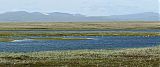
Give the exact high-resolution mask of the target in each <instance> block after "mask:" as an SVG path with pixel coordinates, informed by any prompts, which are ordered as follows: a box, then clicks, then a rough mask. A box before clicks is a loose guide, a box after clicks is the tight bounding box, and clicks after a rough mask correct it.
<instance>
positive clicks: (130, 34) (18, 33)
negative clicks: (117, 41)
mask: <svg viewBox="0 0 160 67" xmlns="http://www.w3.org/2000/svg"><path fill="white" fill-rule="evenodd" d="M0 36H160V33H158V32H157V33H154V32H146V33H145V32H105V33H103V32H97V33H40V32H39V33H36V32H35V33H27V32H25V33H20V32H17V33H16V32H12V33H10V32H1V33H0Z"/></svg>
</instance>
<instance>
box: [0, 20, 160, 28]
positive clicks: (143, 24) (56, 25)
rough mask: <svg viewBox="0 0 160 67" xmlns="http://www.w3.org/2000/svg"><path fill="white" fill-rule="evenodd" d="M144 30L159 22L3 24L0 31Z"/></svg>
mask: <svg viewBox="0 0 160 67" xmlns="http://www.w3.org/2000/svg"><path fill="white" fill-rule="evenodd" d="M113 29H116V30H117V29H118V30H133V29H134V30H135V29H136V30H139V29H141V30H145V29H160V23H159V22H142V21H133V22H127V21H126V22H76V23H73V22H26V23H23V22H12V23H11V22H8V23H7V22H5V23H0V30H113Z"/></svg>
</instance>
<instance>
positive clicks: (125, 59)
mask: <svg viewBox="0 0 160 67" xmlns="http://www.w3.org/2000/svg"><path fill="white" fill-rule="evenodd" d="M0 60H1V61H0V66H4V65H6V64H7V65H11V66H15V67H16V66H28V65H29V66H33V67H37V66H69V67H75V66H76V67H77V66H78V67H79V66H81V67H90V66H92V67H97V66H100V67H106V66H109V67H119V66H122V67H124V66H127V67H132V66H136V67H158V66H160V47H150V48H130V49H117V50H67V51H45V52H30V53H6V52H1V53H0Z"/></svg>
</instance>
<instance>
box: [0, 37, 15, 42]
mask: <svg viewBox="0 0 160 67" xmlns="http://www.w3.org/2000/svg"><path fill="white" fill-rule="evenodd" d="M13 40H14V39H10V38H0V42H11V41H13Z"/></svg>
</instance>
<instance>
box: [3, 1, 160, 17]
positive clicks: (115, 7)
mask: <svg viewBox="0 0 160 67" xmlns="http://www.w3.org/2000/svg"><path fill="white" fill-rule="evenodd" d="M158 1H160V0H0V13H3V12H8V11H9V12H10V11H28V12H43V13H47V12H64V13H73V14H75V13H80V14H84V15H89V16H108V15H119V14H120V15H122V14H132V13H141V12H159V2H158Z"/></svg>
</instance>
